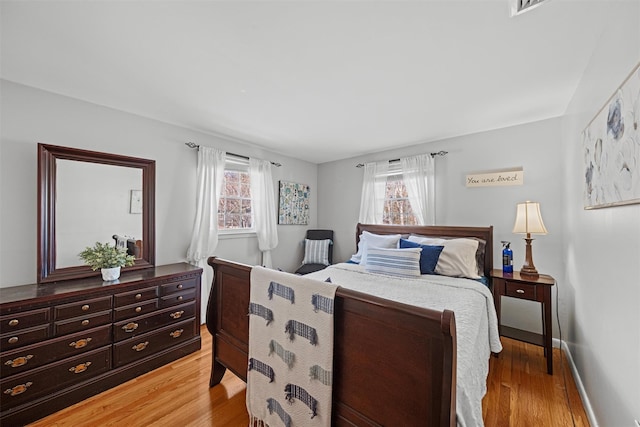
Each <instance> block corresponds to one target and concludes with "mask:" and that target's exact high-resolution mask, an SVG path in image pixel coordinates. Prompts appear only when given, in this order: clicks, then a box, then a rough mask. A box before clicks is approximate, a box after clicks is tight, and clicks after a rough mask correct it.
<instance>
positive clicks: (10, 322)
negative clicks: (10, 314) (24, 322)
mask: <svg viewBox="0 0 640 427" xmlns="http://www.w3.org/2000/svg"><path fill="white" fill-rule="evenodd" d="M18 323H20V321H19V320H18V319H12V320H9V326H17V325H18Z"/></svg>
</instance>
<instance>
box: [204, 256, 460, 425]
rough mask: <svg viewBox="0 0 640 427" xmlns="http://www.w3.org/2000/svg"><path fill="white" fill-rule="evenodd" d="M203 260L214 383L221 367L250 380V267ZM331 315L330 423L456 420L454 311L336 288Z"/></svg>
mask: <svg viewBox="0 0 640 427" xmlns="http://www.w3.org/2000/svg"><path fill="white" fill-rule="evenodd" d="M208 263H209V265H210V266H211V267H212V268H213V270H214V275H215V277H214V280H213V288H212V290H211V293H210V296H209V303H208V307H207V329H208V330H209V332H211V335H212V336H213V341H212V342H213V351H212V369H211V379H210V386H211V387H213V386H214V385H216V384H218V383H219V382H220V380H221V379H222V376H223V375H224V372H225V370H226V369H230V370H231V371H232V372H233V373H234V374H236V375H237V376H238V377H240V378H242V379H243V380H245V381H246V379H247V354H248V343H249V317H248V315H247V313H248V307H249V289H250V274H251V267H250V266H248V265H243V264H237V263H234V262H230V261H225V260H222V259H219V258H216V257H211V258H209V260H208ZM334 316H335V319H334V325H335V338H334V379H333V425H336V426H381V425H387V426H398V425H407V426H409V425H411V426H419V425H424V426H453V425H455V423H456V417H455V401H456V357H455V356H456V327H455V318H454V314H453V312H451V311H449V310H445V311H443V312H439V311H436V310H428V309H423V308H417V307H413V306H409V305H405V304H400V303H396V302H393V301H389V300H385V299H382V298H378V297H374V296H371V295H367V294H363V293H360V292H356V291H351V290H348V289H343V288H339V289H338V291H337V293H336V302H335V313H334Z"/></svg>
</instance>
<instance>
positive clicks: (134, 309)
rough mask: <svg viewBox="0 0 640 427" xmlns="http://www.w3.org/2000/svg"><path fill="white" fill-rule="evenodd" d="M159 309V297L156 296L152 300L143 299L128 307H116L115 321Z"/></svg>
mask: <svg viewBox="0 0 640 427" xmlns="http://www.w3.org/2000/svg"><path fill="white" fill-rule="evenodd" d="M157 309H158V299H157V298H154V299H152V300H150V301H142V302H140V303H137V304H134V305H130V306H128V307H120V308H116V309H115V311H114V319H113V320H114V321H115V322H118V321H120V320H124V319H128V318H130V317H135V316H140V315H142V314H146V313H151V312H152V311H156V310H157Z"/></svg>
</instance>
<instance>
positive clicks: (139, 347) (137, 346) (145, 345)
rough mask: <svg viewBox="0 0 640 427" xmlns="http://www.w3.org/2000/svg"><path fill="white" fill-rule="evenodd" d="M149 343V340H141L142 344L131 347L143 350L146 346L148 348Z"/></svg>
mask: <svg viewBox="0 0 640 427" xmlns="http://www.w3.org/2000/svg"><path fill="white" fill-rule="evenodd" d="M148 345H149V341H145V342H141V343H140V344H136V345H134V346H133V347H131V349H132V350H135V351H142V350H144V349H145V348H147V346H148Z"/></svg>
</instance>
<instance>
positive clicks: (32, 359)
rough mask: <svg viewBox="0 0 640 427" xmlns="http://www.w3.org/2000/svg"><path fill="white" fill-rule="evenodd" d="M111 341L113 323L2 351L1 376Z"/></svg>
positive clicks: (0, 361) (0, 359) (82, 351)
mask: <svg viewBox="0 0 640 427" xmlns="http://www.w3.org/2000/svg"><path fill="white" fill-rule="evenodd" d="M110 343H111V325H107V326H103V327H100V328H94V329H90V330H88V331H84V332H80V333H77V334H74V335H67V336H64V337H60V338H56V339H52V340H49V341H44V342H39V343H36V344H33V345H29V346H25V347H21V348H19V349H17V350H13V351H8V352H4V353H1V356H0V376H1V377H3V378H4V377H7V376H9V375H15V374H18V373H20V372H23V371H26V370H27V369H33V368H37V367H38V366H42V365H44V364H47V363H50V362H53V361H54V360H60V359H64V358H66V357H71V356H74V355H77V354H80V353H84V352H87V351H89V350H93V349H96V348H98V347H103V346H105V345H109V344H110Z"/></svg>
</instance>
